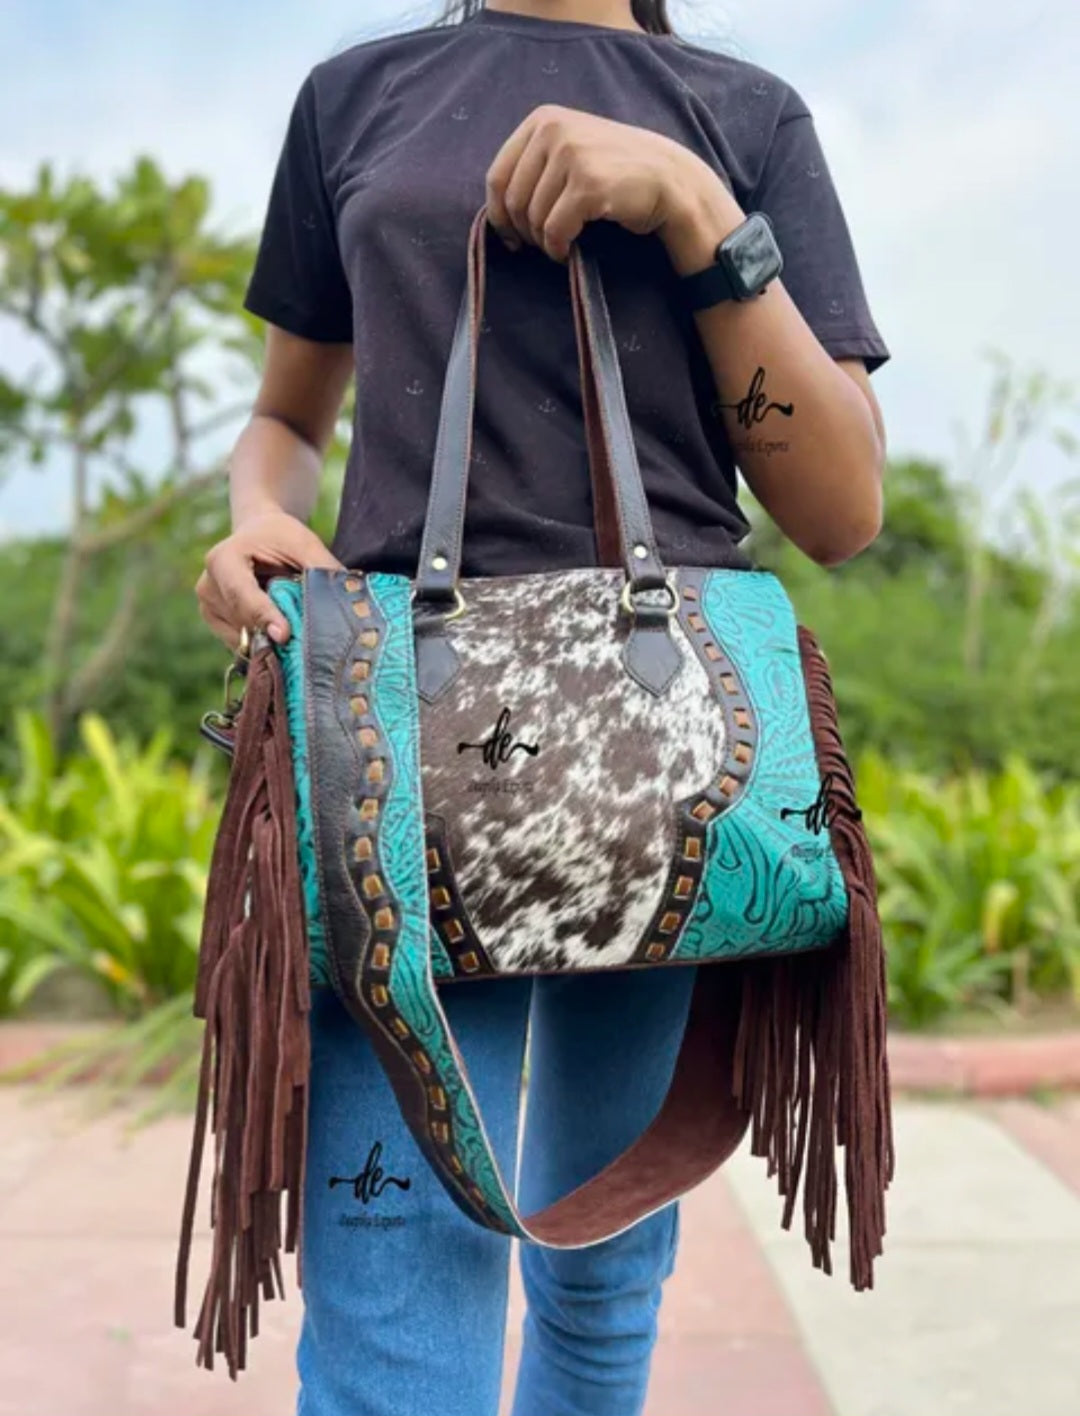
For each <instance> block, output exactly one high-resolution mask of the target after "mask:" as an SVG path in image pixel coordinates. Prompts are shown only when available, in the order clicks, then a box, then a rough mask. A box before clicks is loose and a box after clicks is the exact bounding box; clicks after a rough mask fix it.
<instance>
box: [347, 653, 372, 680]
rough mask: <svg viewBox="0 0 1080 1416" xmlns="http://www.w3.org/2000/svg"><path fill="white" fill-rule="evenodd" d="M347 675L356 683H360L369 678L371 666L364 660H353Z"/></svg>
mask: <svg viewBox="0 0 1080 1416" xmlns="http://www.w3.org/2000/svg"><path fill="white" fill-rule="evenodd" d="M349 673H350V674H351V675H352V677H353V679H354V680H356V682H358V683H359V682H362V681H363V680H364V679H366V678H370V677H371V665H370V664H369V663H368V661H367V660H366V659H355V660H354V661H353V666H352V668H351V669H350V670H349Z"/></svg>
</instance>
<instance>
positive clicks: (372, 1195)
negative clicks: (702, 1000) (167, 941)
mask: <svg viewBox="0 0 1080 1416" xmlns="http://www.w3.org/2000/svg"><path fill="white" fill-rule="evenodd" d="M696 971H697V970H696V967H695V966H682V967H678V968H666V969H646V970H640V971H630V970H624V971H616V972H606V973H603V974H599V973H598V974H576V975H568V976H566V977H562V978H560V977H557V976H548V977H538V978H535V979H533V978H502V979H480V980H468V981H461V982H455V983H450V984H447V985H444V986H442V988H441V990H440V997H441V999H442V1002H443V1005H444V1007H445V1009H446V1012H447V1016H448V1018H449V1020H450V1025H451V1028H452V1029H453V1032H454V1036H455V1038H456V1039H457V1042H458V1046H459V1048H460V1051H461V1053H462V1054H463V1056H464V1058H465V1063H466V1066H467V1069H468V1073H469V1077H470V1079H471V1081H472V1084H473V1087H474V1090H475V1092H476V1095H477V1099H478V1100H479V1103H480V1106H481V1109H482V1113H483V1116H484V1121H485V1125H486V1128H487V1131H488V1135H489V1137H490V1139H491V1143H492V1146H493V1148H494V1150H495V1153H496V1155H497V1157H498V1160H499V1164H500V1166H501V1167H502V1171H503V1175H504V1177H505V1179H506V1182H507V1184H508V1185H511V1186H513V1185H514V1184H515V1175H516V1171H517V1166H516V1163H515V1162H516V1153H517V1150H518V1144H519V1111H520V1105H519V1103H520V1097H521V1078H522V1063H523V1058H524V1055H525V1046H526V1039H527V1038H528V1043H529V1055H530V1064H529V1083H528V1092H527V1105H526V1107H525V1120H524V1127H523V1131H524V1134H523V1136H522V1137H521V1175H520V1179H519V1180H517V1182H516V1183H517V1187H518V1188H517V1198H518V1203H519V1205H520V1207H521V1210H522V1213H524V1214H529V1213H531V1212H533V1211H535V1210H536V1209H539V1208H542V1207H543V1206H545V1205H546V1204H549V1203H550V1202H551V1201H552V1200H554V1199H557V1198H558V1197H559V1196H561V1195H563V1194H565V1193H566V1192H567V1191H568V1190H570V1189H573V1188H574V1187H575V1186H577V1185H578V1184H580V1183H581V1182H582V1181H584V1180H587V1179H588V1178H589V1177H590V1176H591V1175H593V1174H595V1173H596V1171H597V1170H599V1169H600V1168H601V1167H602V1166H604V1165H606V1164H607V1162H608V1161H610V1160H612V1159H613V1158H614V1157H615V1156H616V1155H617V1154H619V1153H620V1152H621V1151H622V1150H624V1149H625V1148H626V1146H627V1145H628V1144H629V1143H630V1142H631V1141H632V1140H634V1139H635V1138H636V1137H637V1135H638V1134H639V1133H640V1132H641V1131H642V1129H643V1128H644V1127H645V1125H646V1124H647V1123H648V1122H649V1121H650V1120H651V1119H652V1117H653V1116H654V1115H655V1113H656V1111H657V1110H658V1108H659V1106H660V1103H661V1102H662V1100H663V1097H664V1094H665V1092H666V1090H667V1085H668V1082H669V1080H670V1077H671V1072H672V1069H673V1067H674V1062H675V1057H676V1054H677V1052H678V1048H679V1043H680V1041H681V1038H682V1032H683V1027H684V1025H685V1021H686V1015H687V1010H688V1007H689V1002H690V993H691V990H692V987H693V982H694V975H695V973H696ZM311 1038H312V1075H311V1110H310V1118H309V1137H308V1151H307V1179H306V1187H305V1195H304V1211H305V1213H304V1235H303V1242H304V1256H303V1293H302V1296H303V1302H304V1313H303V1324H302V1329H301V1334H300V1341H299V1346H298V1349H297V1367H298V1371H299V1377H300V1395H299V1404H298V1406H297V1416H434V1413H438V1416H496V1413H497V1411H498V1407H499V1389H500V1384H501V1376H502V1364H503V1340H504V1336H505V1329H506V1301H507V1289H508V1282H509V1263H510V1254H511V1241H510V1240H509V1239H507V1238H506V1237H505V1236H503V1235H499V1234H494V1233H492V1232H490V1231H488V1230H485V1229H483V1228H481V1227H480V1226H479V1225H477V1224H475V1223H474V1222H473V1221H472V1220H470V1219H467V1218H466V1217H465V1216H464V1215H463V1214H462V1213H461V1212H460V1211H459V1210H458V1209H457V1207H456V1206H455V1205H454V1203H453V1202H452V1201H451V1200H450V1198H449V1196H448V1195H447V1194H446V1192H445V1191H444V1189H443V1188H442V1186H441V1184H440V1183H439V1182H438V1180H436V1178H435V1176H434V1174H433V1173H432V1172H431V1170H430V1169H429V1167H428V1164H427V1162H426V1161H425V1160H424V1158H423V1156H422V1155H421V1154H420V1152H419V1150H418V1149H417V1147H416V1145H415V1143H414V1141H413V1139H412V1136H411V1135H410V1133H409V1131H408V1129H407V1128H406V1126H405V1124H404V1122H403V1121H402V1120H401V1117H400V1115H399V1112H398V1107H397V1103H396V1101H395V1098H394V1095H393V1092H392V1090H391V1088H390V1084H389V1082H388V1081H387V1080H386V1078H385V1076H384V1074H383V1072H382V1069H381V1068H380V1066H379V1064H378V1061H377V1059H376V1057H375V1055H374V1052H373V1051H372V1049H371V1046H370V1044H369V1043H368V1040H367V1038H366V1036H365V1034H364V1033H363V1032H362V1030H361V1029H360V1028H359V1027H358V1026H357V1025H356V1023H354V1022H353V1021H352V1019H351V1018H350V1017H349V1016H348V1014H347V1013H346V1012H345V1010H344V1008H343V1007H342V1005H341V1003H340V1002H339V1001H338V999H337V997H336V995H335V994H333V993H332V992H331V991H330V990H329V989H322V988H320V989H317V990H315V992H314V995H313V1007H312V1013H311ZM677 1239H678V1205H677V1204H671V1205H668V1206H666V1207H665V1208H664V1209H662V1210H660V1211H658V1212H657V1213H656V1214H653V1215H650V1216H649V1217H648V1218H646V1219H644V1220H642V1221H641V1222H640V1223H639V1224H637V1225H635V1226H634V1227H633V1228H632V1229H629V1230H626V1231H625V1232H624V1233H622V1234H619V1235H616V1236H615V1237H614V1238H612V1239H608V1240H605V1241H604V1242H602V1243H599V1244H594V1245H590V1246H589V1247H588V1248H584V1249H559V1250H556V1249H543V1248H540V1247H538V1246H536V1245H531V1244H522V1245H521V1246H520V1248H519V1259H520V1264H521V1272H522V1282H523V1286H524V1290H525V1295H526V1300H527V1315H526V1319H525V1326H524V1332H523V1342H522V1353H521V1365H520V1370H519V1375H518V1382H517V1391H516V1398H515V1401H514V1405H513V1416H638V1413H640V1412H641V1411H642V1409H643V1407H644V1402H645V1391H646V1386H647V1383H648V1376H649V1364H650V1359H651V1355H652V1350H653V1346H654V1343H655V1340H656V1326H657V1313H658V1309H659V1305H660V1296H661V1284H662V1282H663V1280H664V1279H665V1278H667V1277H668V1276H669V1274H670V1273H671V1271H672V1269H673V1267H674V1261H675V1250H676V1244H677Z"/></svg>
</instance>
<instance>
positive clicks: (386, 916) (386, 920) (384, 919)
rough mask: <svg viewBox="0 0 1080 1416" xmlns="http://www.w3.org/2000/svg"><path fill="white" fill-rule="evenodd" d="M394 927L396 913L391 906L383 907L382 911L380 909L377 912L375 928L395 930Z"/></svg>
mask: <svg viewBox="0 0 1080 1416" xmlns="http://www.w3.org/2000/svg"><path fill="white" fill-rule="evenodd" d="M393 927H394V911H393V910H392V909H391V908H390V906H389V905H383V907H382V909H378V910H376V911H375V928H376V929H393Z"/></svg>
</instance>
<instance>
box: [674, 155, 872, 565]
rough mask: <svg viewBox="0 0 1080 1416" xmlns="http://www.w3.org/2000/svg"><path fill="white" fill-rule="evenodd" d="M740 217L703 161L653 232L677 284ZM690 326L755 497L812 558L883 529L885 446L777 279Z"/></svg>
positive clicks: (836, 553) (844, 549)
mask: <svg viewBox="0 0 1080 1416" xmlns="http://www.w3.org/2000/svg"><path fill="white" fill-rule="evenodd" d="M695 160H696V159H695ZM745 215H746V213H745V212H744V211H743V209H742V207H741V206H740V205H739V203H738V202H737V201H736V199H735V197H734V196H733V195H732V194H731V193H730V192H729V191H728V189H727V188H726V187H725V186H724V185H723V183H722V182H721V181H720V179H719V178H718V177H717V176H716V174H715V173H714V172H712V171H711V169H709V168H707V167H706V166H705V164H704V163H701V164H700V170H699V171H694V172H693V173H692V175H691V180H689V181H687V182H686V183H685V184H683V187H682V196H681V198H680V200H679V202H678V205H677V206H676V207H675V211H674V214H673V215H672V217H671V218H669V219H668V220H667V221H666V222H665V223H664V226H663V227H662V228H661V231H660V233H659V234H660V235H661V238H662V239H663V240H664V243H665V245H666V247H667V250H668V254H669V256H670V258H671V261H672V264H673V266H674V267H675V269H676V270H677V271H678V272H679V274H680V275H688V274H691V273H692V272H693V271H697V270H702V269H704V267H705V266H707V265H710V264H711V263H712V261H713V259H714V253H715V250H716V246H717V244H718V242H719V241H721V240H722V239H723V238H724V236H726V235H727V234H728V232H729V231H731V230H733V229H734V228H735V227H736V226H737V225H738V224H739V223H740V222H741V221H742V220H743V219H744V217H745ZM695 320H696V321H697V326H698V330H699V331H700V334H701V338H702V342H703V345H704V347H705V350H706V353H707V355H708V358H709V363H710V365H711V367H712V371H713V376H714V379H715V382H716V388H717V399H716V406H717V409H718V411H721V412H722V416H723V418H724V421H725V425H726V428H727V432H728V436H729V438H730V441H731V444H732V449H733V452H734V454H735V459H736V461H737V462H738V464H739V468H740V471H741V472H742V474H743V476H744V477H745V479H746V482H747V484H748V485H749V486H750V488H751V490H752V491H753V493H754V495H755V496H756V497H757V498H758V500H759V501H760V502H761V504H762V505H763V506H764V507H765V509H766V511H768V513H769V514H770V516H772V518H773V519H774V520H775V521H776V523H777V525H778V526H779V527H780V529H781V530H782V531H783V532H784V533H785V534H786V535H787V536H788V537H790V539H791V540H792V541H794V542H795V544H796V545H798V546H799V547H800V549H801V550H803V551H804V552H805V553H806V554H807V555H809V556H811V557H812V558H813V559H814V560H816V561H819V562H821V563H823V564H837V563H839V562H840V561H842V560H846V559H847V558H848V557H850V556H852V555H855V554H856V553H857V552H858V551H860V550H862V549H863V548H864V547H865V546H867V545H868V544H869V543H870V542H871V541H872V540H873V539H874V537H875V536H876V535H877V533H878V530H879V529H880V526H881V512H882V471H883V465H884V436H883V431H882V429H881V427H880V424H879V422H878V419H877V418H876V417H875V413H874V411H873V408H872V405H871V401H870V399H869V398H868V397H867V395H866V394H864V392H863V390H862V389H861V388H860V386H859V384H858V383H856V381H855V379H854V378H853V377H851V376H850V375H849V374H847V373H845V371H844V369H843V368H842V367H841V366H840V364H839V363H838V362H837V361H836V360H835V359H833V358H832V357H831V355H829V354H828V353H827V352H826V351H825V350H824V349H823V348H822V346H821V345H820V343H819V342H818V340H817V338H816V336H815V335H814V333H813V331H812V330H811V329H810V327H809V325H807V323H806V321H805V320H804V319H803V317H802V315H801V313H800V312H799V309H798V307H797V306H796V305H795V302H794V301H793V300H792V298H791V296H790V295H789V294H788V292H787V290H785V288H784V285H783V277H782V275H781V276H780V277H778V278H777V279H776V280H774V281H772V283H771V284H770V285H768V286H767V287H766V289H765V291H764V292H763V293H762V294H761V295H759V296H757V297H756V298H754V299H752V300H749V301H745V302H739V301H734V300H728V301H724V302H723V303H721V304H719V305H713V306H711V307H709V308H707V309H704V310H700V311H698V312H697V313H696V315H695ZM859 368H860V372H861V370H862V366H861V364H860V366H859Z"/></svg>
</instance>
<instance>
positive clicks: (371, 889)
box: [363, 871, 386, 900]
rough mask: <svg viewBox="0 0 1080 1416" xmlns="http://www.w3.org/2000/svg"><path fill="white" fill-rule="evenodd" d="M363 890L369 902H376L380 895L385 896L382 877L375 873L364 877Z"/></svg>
mask: <svg viewBox="0 0 1080 1416" xmlns="http://www.w3.org/2000/svg"><path fill="white" fill-rule="evenodd" d="M363 890H364V894H365V895H366V896H367V897H368V899H369V900H377V899H378V898H379V896H380V895H385V894H386V890H385V888H384V887H383V883H382V877H381V876H380V875H379V874H378V873H377V872H376V871H372V873H371V874H370V875H365V876H364V885H363Z"/></svg>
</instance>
